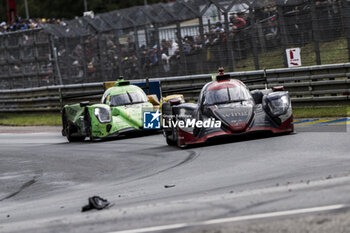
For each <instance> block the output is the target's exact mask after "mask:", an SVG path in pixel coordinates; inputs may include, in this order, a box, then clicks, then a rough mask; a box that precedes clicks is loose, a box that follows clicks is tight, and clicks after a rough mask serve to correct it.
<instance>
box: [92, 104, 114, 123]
mask: <svg viewBox="0 0 350 233" xmlns="http://www.w3.org/2000/svg"><path fill="white" fill-rule="evenodd" d="M94 114H95V116H96V118H97V119H98V121H99V122H101V123H108V122H110V121H111V111H110V110H109V108H103V107H97V108H95V109H94Z"/></svg>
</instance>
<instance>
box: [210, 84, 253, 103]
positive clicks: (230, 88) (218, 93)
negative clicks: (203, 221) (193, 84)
mask: <svg viewBox="0 0 350 233" xmlns="http://www.w3.org/2000/svg"><path fill="white" fill-rule="evenodd" d="M250 99H252V96H251V95H250V92H249V91H248V89H247V88H246V87H245V86H244V85H223V86H222V87H218V88H208V90H207V92H206V93H205V101H204V104H205V105H214V104H227V103H234V102H242V101H245V100H250Z"/></svg>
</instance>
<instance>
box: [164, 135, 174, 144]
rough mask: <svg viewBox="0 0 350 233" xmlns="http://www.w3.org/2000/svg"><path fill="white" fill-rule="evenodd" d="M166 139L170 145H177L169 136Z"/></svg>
mask: <svg viewBox="0 0 350 233" xmlns="http://www.w3.org/2000/svg"><path fill="white" fill-rule="evenodd" d="M165 139H166V143H167V144H168V145H169V146H175V145H176V142H174V141H173V140H171V139H169V138H168V137H166V138H165Z"/></svg>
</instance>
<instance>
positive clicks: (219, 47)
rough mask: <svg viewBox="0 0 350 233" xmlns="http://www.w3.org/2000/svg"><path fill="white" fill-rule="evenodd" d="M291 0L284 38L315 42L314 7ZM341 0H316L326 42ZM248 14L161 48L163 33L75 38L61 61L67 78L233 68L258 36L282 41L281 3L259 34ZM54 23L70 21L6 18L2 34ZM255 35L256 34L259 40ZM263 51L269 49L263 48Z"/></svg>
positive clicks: (270, 9)
mask: <svg viewBox="0 0 350 233" xmlns="http://www.w3.org/2000/svg"><path fill="white" fill-rule="evenodd" d="M288 1H289V0H286V1H284V3H285V4H286V5H285V6H283V7H282V8H283V13H284V20H285V27H286V35H284V36H286V38H288V40H289V41H288V42H289V44H292V45H299V44H300V45H304V44H306V43H308V42H309V41H311V40H312V25H311V21H310V18H312V17H311V15H310V14H311V13H310V5H309V4H307V3H306V2H305V3H303V4H299V5H297V6H295V5H288V4H287V3H288ZM338 3H339V1H338V0H332V1H328V0H325V1H316V2H315V7H316V14H317V19H318V23H319V31H318V33H319V38H320V39H321V40H330V39H335V38H336V37H337V36H339V35H340V29H341V26H340V25H341V24H340V8H339V4H338ZM248 16H249V15H248V13H247V12H246V13H245V12H241V13H231V14H230V15H229V25H224V23H223V22H217V23H215V24H209V25H208V27H207V28H205V31H204V35H203V38H201V36H200V35H193V34H188V35H186V34H185V36H184V37H183V38H181V40H178V39H177V37H176V34H175V33H174V35H173V38H174V39H167V40H166V39H162V40H161V41H160V42H158V43H159V46H158V43H157V41H155V39H154V38H158V37H157V36H153V40H150V41H148V43H147V45H145V44H142V43H141V46H140V47H137V45H136V42H135V38H134V36H133V33H131V34H128V36H127V38H125V40H124V38H123V40H120V41H117V39H116V37H115V34H114V33H111V34H108V33H101V35H97V34H92V35H91V36H88V38H85V37H84V38H75V39H72V38H70V39H69V40H67V41H64V42H63V41H60V42H58V43H57V44H56V46H57V51H58V59H59V62H61V64H64V65H61V64H60V68H61V69H62V74H63V75H65V74H66V76H67V77H77V78H86V77H91V78H90V80H96V81H97V80H98V78H99V77H100V76H101V71H102V73H103V74H102V76H104V78H105V77H106V76H107V75H111V77H110V78H111V79H113V78H115V76H116V75H117V74H121V75H124V76H125V77H127V78H129V79H138V78H140V76H139V74H142V76H143V77H159V76H177V75H185V74H196V73H200V72H204V73H207V72H212V71H213V70H216V68H217V67H219V66H227V65H228V63H229V62H230V60H229V59H228V58H229V57H231V58H233V59H235V60H236V61H237V60H240V59H243V58H246V57H247V56H248V54H249V52H251V51H252V50H251V46H252V43H253V40H254V39H255V42H256V44H258V46H262V44H263V43H262V41H264V43H265V46H266V47H265V48H270V47H271V48H272V47H273V48H276V47H278V46H280V45H281V33H280V32H279V25H278V21H279V18H278V16H277V8H276V6H266V7H264V8H262V9H256V11H255V20H256V21H258V22H259V24H260V25H259V26H260V31H259V32H258V29H256V28H257V27H256V28H255V29H256V31H254V32H252V31H251V30H250V29H251V28H252V27H251V26H252V22H251V19H250V18H249V17H248ZM222 21H223V20H222ZM48 23H49V24H61V25H63V24H64V22H62V21H61V20H59V19H35V20H34V19H29V20H22V19H21V18H16V20H15V22H14V23H12V24H10V25H9V24H7V23H5V22H2V23H1V24H0V33H5V32H10V31H18V30H26V29H31V28H37V27H39V26H40V25H41V24H48ZM337 25H338V26H337ZM227 29H228V32H227ZM330 32H332V33H330ZM254 33H255V34H254ZM124 35H125V34H124ZM252 36H255V38H253V40H252ZM121 41H122V42H121ZM269 43H270V46H269ZM227 46H229V47H230V49H228V47H227ZM258 49H261V50H262V51H263V49H262V47H258ZM229 53H231V54H229ZM180 58H181V59H180ZM65 70H66V72H65ZM95 78H96V79H95ZM106 79H109V77H108V78H106ZM90 80H89V78H88V81H90Z"/></svg>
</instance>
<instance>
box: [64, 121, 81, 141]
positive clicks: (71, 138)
mask: <svg viewBox="0 0 350 233" xmlns="http://www.w3.org/2000/svg"><path fill="white" fill-rule="evenodd" d="M76 131H77V130H76V128H75V126H74V125H72V124H68V126H67V128H66V137H67V140H68V141H69V142H82V141H84V140H85V136H73V133H75V132H76Z"/></svg>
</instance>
